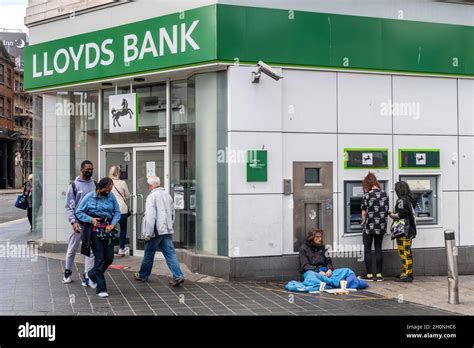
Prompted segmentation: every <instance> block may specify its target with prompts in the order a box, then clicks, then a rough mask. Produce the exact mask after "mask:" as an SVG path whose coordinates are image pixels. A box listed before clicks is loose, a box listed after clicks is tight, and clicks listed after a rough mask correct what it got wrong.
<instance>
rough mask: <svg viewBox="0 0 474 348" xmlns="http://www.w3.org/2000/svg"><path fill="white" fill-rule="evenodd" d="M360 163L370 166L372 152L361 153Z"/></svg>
mask: <svg viewBox="0 0 474 348" xmlns="http://www.w3.org/2000/svg"><path fill="white" fill-rule="evenodd" d="M362 164H363V165H365V166H372V165H373V164H374V154H373V153H371V152H368V153H365V152H364V153H362Z"/></svg>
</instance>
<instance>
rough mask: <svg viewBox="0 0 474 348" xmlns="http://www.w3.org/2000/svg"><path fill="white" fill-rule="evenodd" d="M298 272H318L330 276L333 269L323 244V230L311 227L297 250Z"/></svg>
mask: <svg viewBox="0 0 474 348" xmlns="http://www.w3.org/2000/svg"><path fill="white" fill-rule="evenodd" d="M299 255H300V272H301V274H304V273H305V272H307V271H314V272H319V273H320V274H321V275H324V276H326V277H331V275H332V271H333V269H334V267H333V265H332V260H331V258H330V257H329V256H328V250H327V249H326V247H325V246H324V244H323V231H322V230H318V229H315V228H313V229H311V231H310V232H309V233H308V236H307V237H306V239H305V241H304V243H303V245H301V247H300V250H299Z"/></svg>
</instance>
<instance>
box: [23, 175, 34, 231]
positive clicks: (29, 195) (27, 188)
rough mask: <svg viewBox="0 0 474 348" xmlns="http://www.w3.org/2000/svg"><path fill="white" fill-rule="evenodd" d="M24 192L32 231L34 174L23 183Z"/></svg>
mask: <svg viewBox="0 0 474 348" xmlns="http://www.w3.org/2000/svg"><path fill="white" fill-rule="evenodd" d="M23 194H24V195H25V196H26V201H27V202H28V208H27V211H26V213H27V216H28V221H29V223H30V232H32V231H33V174H30V175H29V176H28V181H27V182H25V183H24V184H23Z"/></svg>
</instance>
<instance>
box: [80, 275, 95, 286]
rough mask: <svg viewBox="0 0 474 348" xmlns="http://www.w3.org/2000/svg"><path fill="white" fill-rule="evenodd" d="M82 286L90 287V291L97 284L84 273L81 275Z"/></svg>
mask: <svg viewBox="0 0 474 348" xmlns="http://www.w3.org/2000/svg"><path fill="white" fill-rule="evenodd" d="M82 286H84V287H90V288H92V289H95V288H97V283H94V282H93V281H92V279H91V278H89V275H88V274H86V273H83V275H82Z"/></svg>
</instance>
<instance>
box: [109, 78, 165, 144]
mask: <svg viewBox="0 0 474 348" xmlns="http://www.w3.org/2000/svg"><path fill="white" fill-rule="evenodd" d="M132 92H133V93H137V94H138V105H137V108H138V110H137V117H138V131H136V132H123V133H111V132H110V125H109V97H110V96H112V95H115V88H112V89H107V90H104V92H103V105H104V106H103V138H102V139H103V144H104V145H110V144H133V143H155V142H165V141H166V85H165V84H160V85H151V86H145V87H137V88H133V89H132ZM128 93H130V88H118V90H117V94H128Z"/></svg>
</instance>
